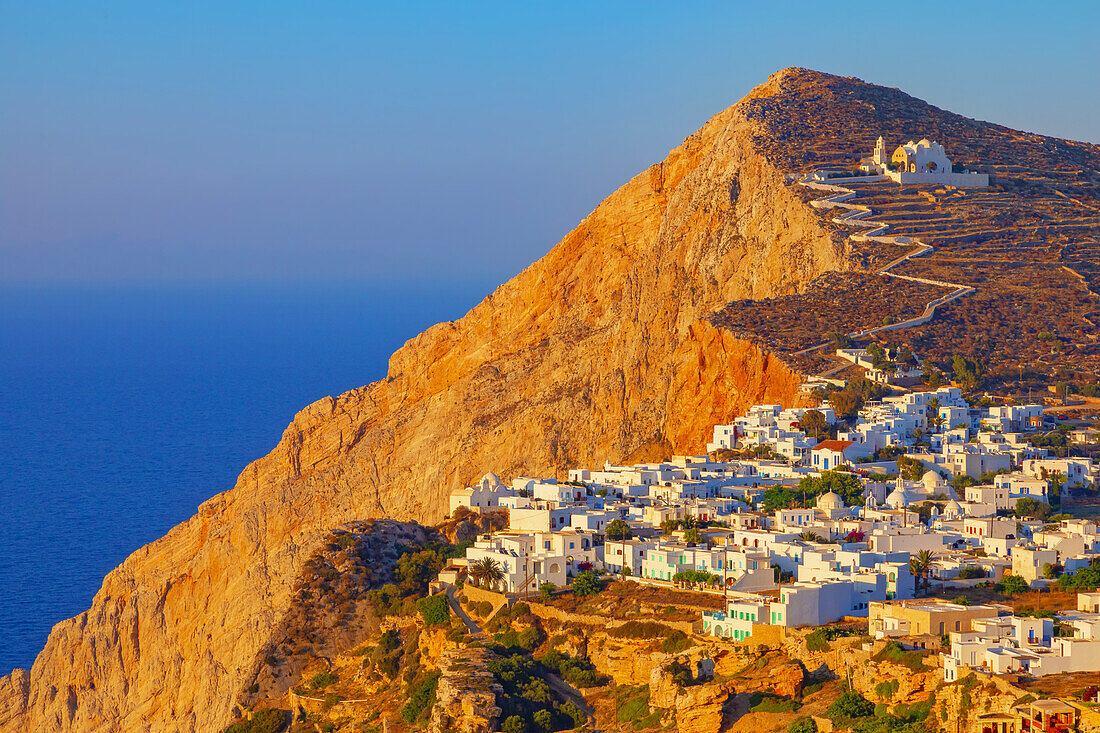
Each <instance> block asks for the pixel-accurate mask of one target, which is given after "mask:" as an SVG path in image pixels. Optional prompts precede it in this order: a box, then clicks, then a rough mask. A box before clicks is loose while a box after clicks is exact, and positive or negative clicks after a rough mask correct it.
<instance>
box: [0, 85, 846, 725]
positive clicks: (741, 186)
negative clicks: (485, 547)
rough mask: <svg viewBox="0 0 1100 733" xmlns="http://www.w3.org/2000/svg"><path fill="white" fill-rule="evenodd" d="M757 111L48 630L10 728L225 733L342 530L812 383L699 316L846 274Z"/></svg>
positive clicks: (432, 509)
mask: <svg viewBox="0 0 1100 733" xmlns="http://www.w3.org/2000/svg"><path fill="white" fill-rule="evenodd" d="M798 73H810V72H798ZM783 78H786V77H783V76H777V77H775V78H773V80H771V81H769V83H767V84H765V85H762V86H761V87H760V88H758V89H757V90H754V92H753V94H752V95H750V96H751V97H752V98H753V99H760V98H762V97H768V96H770V95H775V94H777V93H778V92H779V91H780V82H781V81H782V79H783ZM745 110H746V107H745V105H744V104H739V105H735V106H733V107H731V108H730V109H728V110H726V111H724V112H722V113H720V114H718V115H716V116H715V117H713V118H712V119H711V120H710V121H709V122H707V124H706V125H704V126H703V127H702V128H701V129H700V130H699V131H698V132H696V133H695V134H693V135H691V136H690V137H688V138H687V139H686V140H685V141H684V143H683V144H682V145H680V146H679V147H678V148H676V149H675V150H673V151H672V152H671V153H670V154H669V156H668V157H667V158H666V159H665V160H664V161H663V162H661V163H658V164H656V165H653V166H651V167H650V168H649V169H647V170H646V171H643V172H642V173H640V174H639V175H637V176H635V177H634V178H633V179H631V180H630V181H629V182H628V183H626V184H625V185H624V186H623V187H622V188H620V189H619V190H618V191H616V192H615V193H613V194H612V195H611V196H609V197H608V198H607V199H606V200H605V201H604V202H603V203H601V204H600V205H599V207H597V208H596V210H595V211H593V212H592V213H591V214H590V215H589V216H588V217H586V218H585V219H584V221H582V222H581V223H580V225H579V226H577V228H576V229H574V230H573V231H572V232H570V233H569V234H568V235H567V236H566V237H565V239H564V240H563V241H562V242H561V243H560V244H558V245H557V246H556V247H554V248H553V249H552V250H551V251H550V252H549V253H548V254H547V255H546V256H545V257H543V258H542V259H541V260H539V261H538V262H536V263H535V264H533V265H531V266H530V267H528V268H527V269H525V270H524V271H523V272H521V273H520V274H519V275H517V276H516V277H515V278H513V279H512V280H510V281H509V282H507V283H505V284H504V285H501V286H500V287H499V288H497V290H496V291H495V292H493V293H492V294H491V295H489V296H488V297H487V298H486V299H485V300H484V301H483V302H482V303H481V304H480V305H478V306H477V307H475V308H474V309H473V310H471V311H470V312H469V313H468V314H467V315H466V316H465V317H463V318H462V319H460V320H458V321H453V322H449V323H441V324H438V325H436V326H433V327H432V328H429V329H428V330H427V331H425V332H424V333H422V334H420V335H419V336H416V337H415V338H413V339H411V340H410V341H409V342H408V343H407V344H405V346H404V347H402V348H401V349H400V350H398V351H397V353H395V354H394V355H393V357H392V358H391V360H390V364H389V371H388V373H387V376H386V377H385V379H383V380H381V381H379V382H375V383H373V384H370V385H368V386H365V387H362V388H360V389H356V390H353V391H351V392H348V393H346V394H343V395H340V396H338V397H326V398H324V399H321V400H319V401H317V402H316V403H314V404H312V405H310V406H309V407H307V408H305V409H304V410H302V411H301V412H300V413H298V415H296V416H295V418H294V420H293V422H292V423H291V424H290V426H289V427H288V428H287V429H286V431H285V433H284V434H283V437H282V440H281V441H280V442H279V444H278V446H276V448H275V449H274V450H273V451H272V452H271V453H270V454H269V455H267V456H265V457H264V458H261V459H259V460H257V461H255V462H253V463H252V464H250V465H249V466H248V467H247V468H246V469H245V470H244V472H243V473H242V474H241V476H240V478H239V479H238V481H237V485H236V487H235V488H233V489H232V490H230V491H226V492H225V493H222V494H219V495H217V496H215V497H213V498H212V499H210V500H209V501H207V502H205V503H204V504H202V506H200V507H199V511H198V513H197V514H196V515H195V516H194V517H192V518H191V519H190V520H188V521H186V522H184V523H182V524H180V525H179V526H177V527H175V528H174V529H173V530H172V531H170V532H169V533H168V534H167V535H166V536H165V537H163V538H162V539H160V540H158V541H156V542H154V543H152V544H150V545H147V546H146V547H143V548H141V549H140V550H138V551H137V552H135V553H134V554H133V555H131V556H130V557H129V558H127V560H126V561H125V562H124V563H123V564H122V565H121V566H120V567H119V568H117V569H116V570H114V571H112V572H111V573H110V574H109V575H108V576H107V577H106V579H105V580H104V583H103V586H102V588H101V589H100V591H99V592H98V593H97V594H96V596H95V598H94V600H93V602H92V607H91V609H90V610H89V611H87V612H86V613H83V614H81V615H80V616H77V617H76V618H73V619H69V620H67V621H64V622H62V623H60V624H58V625H57V626H56V627H54V629H53V631H52V633H51V634H50V638H49V640H48V642H47V644H46V648H45V649H44V650H43V651H42V653H41V654H40V655H39V656H38V658H37V660H36V661H35V663H34V666H33V668H32V669H31V671H30V674H29V676H27V675H26V674H25V673H23V672H16V673H13V675H11V676H9V677H8V678H5V679H4V680H2V681H0V729H3V730H20V731H22V730H36V731H37V730H40V731H52V730H126V731H143V730H156V731H162V730H173V729H177V730H213V729H216V728H218V727H219V726H221V725H224V724H225V723H226V722H228V721H229V720H231V719H232V717H233V716H232V711H233V708H234V706H235V704H236V701H237V700H238V698H239V695H240V693H241V691H242V690H243V689H244V688H245V687H246V686H247V685H248V684H251V682H250V680H252V679H253V678H254V676H255V671H256V668H257V665H258V664H259V663H260V660H261V658H262V654H263V650H264V649H265V648H266V647H267V645H268V644H269V642H270V641H271V640H270V633H271V629H272V628H273V626H274V625H275V624H276V622H277V621H278V619H279V618H281V616H282V614H284V613H285V611H286V609H287V608H288V607H289V605H290V600H291V594H292V592H293V589H294V582H295V578H296V576H297V575H298V571H299V569H300V567H301V565H302V563H303V562H304V561H305V560H306V558H308V557H310V555H311V554H313V553H314V552H315V551H316V550H317V549H318V548H319V547H320V545H321V543H323V542H324V538H325V536H326V534H327V533H328V531H329V530H330V529H331V528H332V527H335V526H338V525H341V524H344V523H345V522H348V521H352V520H358V519H365V518H369V517H376V516H389V517H393V518H397V519H410V518H414V519H420V520H429V521H434V520H438V519H440V518H441V517H442V516H443V515H444V514H445V512H446V506H447V504H446V497H447V494H448V493H449V492H450V490H452V489H454V488H458V487H461V486H463V485H465V484H467V483H469V482H471V481H472V480H473V479H475V478H476V477H477V476H480V475H481V474H483V473H484V472H485V471H486V470H489V469H495V470H496V471H497V472H498V473H501V474H503V475H505V476H507V475H510V474H516V473H519V472H521V471H522V472H539V473H555V472H560V471H562V470H563V469H564V468H565V467H566V466H567V465H575V464H580V465H598V464H600V463H602V462H603V461H605V460H608V459H610V460H612V461H619V460H625V459H630V458H632V457H655V456H660V455H667V454H669V453H671V452H687V451H699V450H701V449H702V448H703V446H704V444H705V442H706V439H707V437H708V436H707V433H708V430H709V426H710V425H712V424H713V423H715V422H720V421H723V420H728V419H729V418H730V417H732V416H733V415H735V414H736V413H738V412H739V411H740V410H742V409H743V408H744V407H745V406H747V405H749V404H751V403H753V402H760V401H765V402H783V403H791V402H792V401H793V400H794V398H795V390H796V387H797V385H798V382H799V375H798V374H796V373H794V372H793V371H792V370H791V369H790V368H788V367H787V366H786V365H785V364H783V363H782V362H781V361H780V360H778V359H776V358H775V357H773V356H770V355H769V354H767V353H765V352H763V351H762V350H760V349H759V348H758V347H756V346H754V345H752V344H749V343H747V342H744V341H739V340H737V339H735V338H733V337H732V336H730V335H729V334H728V333H725V332H722V331H720V330H718V329H716V328H715V327H713V326H711V325H709V324H708V323H707V321H706V319H707V318H708V317H709V315H710V314H711V313H713V312H714V311H715V310H716V309H717V308H719V307H720V306H722V305H723V304H725V303H727V302H729V301H731V300H733V299H737V298H744V297H768V296H773V295H779V294H783V293H789V292H793V291H796V290H798V289H799V288H800V287H802V286H803V285H804V284H805V283H807V282H809V281H810V280H812V279H813V278H814V277H816V276H817V275H820V274H821V273H823V272H826V271H830V270H837V269H844V268H846V267H847V266H848V264H847V260H846V259H845V253H844V250H843V246H842V245H841V244H840V242H841V241H842V238H841V236H840V235H839V234H837V233H835V232H832V231H830V230H829V229H827V228H826V227H825V226H824V225H823V224H822V221H821V220H820V219H819V218H818V216H817V215H816V214H815V213H814V212H813V211H812V210H810V208H809V207H808V206H806V205H805V203H804V202H803V201H802V199H800V198H799V194H798V193H797V192H795V191H793V190H792V189H791V188H790V187H789V186H788V182H787V178H786V175H785V172H784V171H783V170H780V169H778V168H777V167H776V166H775V165H774V164H773V163H772V162H770V160H769V158H768V157H767V156H765V155H764V154H762V153H761V150H762V147H761V145H760V142H761V139H762V138H763V137H764V136H766V135H767V129H766V128H765V126H764V125H763V124H762V122H761V120H760V119H758V118H757V117H750V116H749V115H748V114H746V111H745Z"/></svg>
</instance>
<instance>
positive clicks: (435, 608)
mask: <svg viewBox="0 0 1100 733" xmlns="http://www.w3.org/2000/svg"><path fill="white" fill-rule="evenodd" d="M416 607H417V609H418V610H419V611H420V616H421V618H423V619H424V625H425V626H441V625H443V624H446V623H448V622H449V621H450V618H451V606H450V604H449V603H448V602H447V596H446V595H444V594H443V593H440V594H438V595H434V596H428V597H427V598H421V599H420V600H419V601H417V602H416Z"/></svg>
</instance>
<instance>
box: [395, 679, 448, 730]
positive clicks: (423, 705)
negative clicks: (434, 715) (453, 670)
mask: <svg viewBox="0 0 1100 733" xmlns="http://www.w3.org/2000/svg"><path fill="white" fill-rule="evenodd" d="M440 674H441V673H440V672H438V671H436V672H432V673H430V674H428V675H426V676H425V677H424V678H423V679H422V680H420V682H419V683H417V684H416V685H414V686H413V687H412V690H411V691H410V695H409V701H408V702H407V703H405V707H403V708H401V718H402V719H403V720H404V721H405V722H406V723H415V722H416V721H417V720H419V719H420V716H421V715H422V714H423V713H424V712H425V711H426V710H431V709H432V706H433V705H435V691H436V688H437V687H438V686H439V676H440Z"/></svg>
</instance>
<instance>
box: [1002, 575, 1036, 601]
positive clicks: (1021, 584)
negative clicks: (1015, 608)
mask: <svg viewBox="0 0 1100 733" xmlns="http://www.w3.org/2000/svg"><path fill="white" fill-rule="evenodd" d="M1030 589H1031V588H1030V587H1029V586H1028V584H1027V581H1026V580H1024V579H1023V578H1021V577H1020V576H1019V575H1006V576H1005V577H1004V580H1002V581H1001V582H1000V591H1001V592H1002V593H1004V594H1005V595H1006V596H1018V595H1020V594H1021V593H1027V592H1028V591H1029V590H1030Z"/></svg>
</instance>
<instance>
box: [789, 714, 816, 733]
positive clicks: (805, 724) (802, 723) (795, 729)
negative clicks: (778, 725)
mask: <svg viewBox="0 0 1100 733" xmlns="http://www.w3.org/2000/svg"><path fill="white" fill-rule="evenodd" d="M787 733H817V723H815V722H814V719H813V718H810V717H801V718H799V719H798V720H795V721H793V722H792V723H791V724H790V725H788V726H787Z"/></svg>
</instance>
